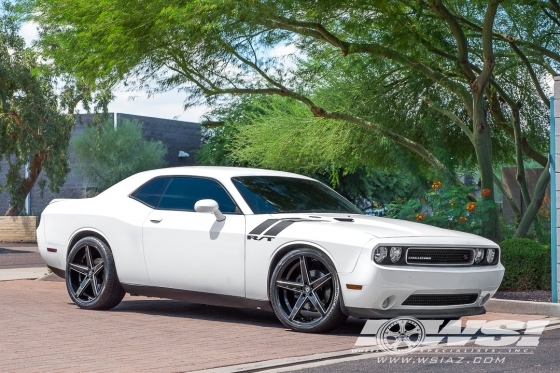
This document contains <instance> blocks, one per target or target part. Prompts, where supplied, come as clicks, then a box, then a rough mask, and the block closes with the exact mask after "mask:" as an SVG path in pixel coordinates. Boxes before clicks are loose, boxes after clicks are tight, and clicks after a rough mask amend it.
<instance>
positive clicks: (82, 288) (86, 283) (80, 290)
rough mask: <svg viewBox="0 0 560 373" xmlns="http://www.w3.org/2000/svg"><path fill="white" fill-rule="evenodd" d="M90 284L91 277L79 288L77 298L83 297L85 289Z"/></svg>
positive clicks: (84, 280) (85, 279)
mask: <svg viewBox="0 0 560 373" xmlns="http://www.w3.org/2000/svg"><path fill="white" fill-rule="evenodd" d="M90 282H91V279H90V278H89V277H86V278H84V279H83V281H82V283H81V284H80V287H79V288H78V290H76V298H79V297H80V296H81V295H82V293H83V292H84V290H85V288H86V287H87V286H88V285H89V283H90Z"/></svg>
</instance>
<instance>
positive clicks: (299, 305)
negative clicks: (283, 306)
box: [290, 293, 307, 320]
mask: <svg viewBox="0 0 560 373" xmlns="http://www.w3.org/2000/svg"><path fill="white" fill-rule="evenodd" d="M306 300H307V296H306V295H305V294H303V293H302V294H301V295H300V296H299V298H298V300H297V301H296V304H294V308H292V312H291V313H290V320H293V319H295V318H296V316H297V315H298V313H299V311H301V308H302V307H303V305H304V304H305V301H306Z"/></svg>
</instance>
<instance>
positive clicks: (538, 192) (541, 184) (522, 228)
mask: <svg viewBox="0 0 560 373" xmlns="http://www.w3.org/2000/svg"><path fill="white" fill-rule="evenodd" d="M549 169H550V158H549V159H548V161H547V162H546V166H545V167H544V170H543V173H542V174H541V176H540V177H539V180H538V181H537V185H536V186H535V192H534V193H533V200H532V201H531V203H530V204H529V207H527V211H525V214H524V215H523V218H522V219H521V222H519V226H518V227H517V230H516V231H515V234H514V235H513V238H521V237H525V236H526V235H527V232H529V228H530V227H531V222H532V221H533V220H534V219H535V216H537V213H538V212H539V209H540V207H541V205H542V202H543V199H544V196H545V194H546V187H547V186H548V182H549V180H550V170H549Z"/></svg>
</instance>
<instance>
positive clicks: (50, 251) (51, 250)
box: [47, 247, 56, 253]
mask: <svg viewBox="0 0 560 373" xmlns="http://www.w3.org/2000/svg"><path fill="white" fill-rule="evenodd" d="M47 251H48V252H49V253H56V249H53V248H52V247H47Z"/></svg>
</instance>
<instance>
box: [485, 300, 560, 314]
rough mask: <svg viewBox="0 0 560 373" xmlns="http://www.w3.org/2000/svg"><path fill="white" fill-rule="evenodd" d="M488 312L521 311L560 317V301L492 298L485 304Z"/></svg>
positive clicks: (522, 312)
mask: <svg viewBox="0 0 560 373" xmlns="http://www.w3.org/2000/svg"><path fill="white" fill-rule="evenodd" d="M485 307H486V311H488V312H499V313H521V314H526V315H544V316H555V317H560V303H548V302H526V301H521V300H508V299H490V300H489V301H488V303H486V305H485Z"/></svg>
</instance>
